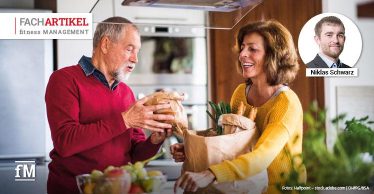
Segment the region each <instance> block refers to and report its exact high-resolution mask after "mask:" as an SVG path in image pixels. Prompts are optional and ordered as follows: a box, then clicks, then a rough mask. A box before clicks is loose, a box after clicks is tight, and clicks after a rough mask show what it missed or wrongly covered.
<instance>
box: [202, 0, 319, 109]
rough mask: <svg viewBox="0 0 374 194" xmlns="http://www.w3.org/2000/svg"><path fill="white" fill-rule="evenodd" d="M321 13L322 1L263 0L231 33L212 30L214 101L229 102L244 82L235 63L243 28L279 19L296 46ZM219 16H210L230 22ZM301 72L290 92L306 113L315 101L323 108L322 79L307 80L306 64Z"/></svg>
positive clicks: (301, 67) (210, 80) (211, 70)
mask: <svg viewBox="0 0 374 194" xmlns="http://www.w3.org/2000/svg"><path fill="white" fill-rule="evenodd" d="M321 12H322V2H321V0H281V1H279V0H264V1H263V2H262V3H261V4H260V5H258V6H257V7H255V8H254V9H253V10H252V11H251V12H250V13H248V14H247V15H246V16H245V17H244V18H243V19H242V20H241V21H240V22H239V23H238V24H237V25H236V26H235V27H234V28H233V29H232V30H210V31H209V42H210V45H209V46H210V49H209V51H210V52H209V54H210V66H209V76H210V78H209V87H210V90H211V91H210V96H211V99H212V100H213V101H215V102H217V101H221V100H223V101H227V102H229V101H230V98H231V95H232V93H233V91H234V89H235V88H236V86H237V85H238V84H239V83H242V82H243V81H244V80H243V78H242V76H241V75H240V74H239V73H237V70H236V66H235V63H236V62H237V57H238V54H237V52H236V51H234V47H235V42H236V40H235V37H236V34H237V32H238V30H239V29H240V27H241V26H243V25H245V24H248V23H250V22H253V21H258V20H267V19H276V20H278V21H279V22H281V23H282V24H283V25H285V26H286V27H287V28H288V29H289V30H290V32H291V34H292V36H293V39H294V42H295V45H297V43H298V37H299V33H300V31H301V28H302V27H303V25H304V24H305V23H306V22H307V21H308V20H309V19H310V18H312V17H313V16H315V15H318V14H319V13H321ZM228 19H230V18H223V17H221V18H220V16H219V15H214V14H212V15H211V20H228ZM299 63H300V70H299V73H298V76H297V78H296V80H295V81H294V82H293V83H291V88H292V89H293V90H294V91H295V92H296V93H297V95H298V96H299V98H300V100H301V103H302V106H303V109H304V110H307V109H308V106H309V104H310V103H311V102H312V101H313V100H317V101H318V103H319V105H320V106H321V107H323V106H324V80H323V78H310V77H306V76H305V69H306V68H305V64H304V63H303V62H302V61H301V59H300V60H299Z"/></svg>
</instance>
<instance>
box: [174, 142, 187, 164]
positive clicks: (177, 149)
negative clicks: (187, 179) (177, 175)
mask: <svg viewBox="0 0 374 194" xmlns="http://www.w3.org/2000/svg"><path fill="white" fill-rule="evenodd" d="M170 153H171V155H173V159H174V160H175V162H184V160H185V159H186V156H185V155H184V144H183V143H176V144H173V145H171V146H170Z"/></svg>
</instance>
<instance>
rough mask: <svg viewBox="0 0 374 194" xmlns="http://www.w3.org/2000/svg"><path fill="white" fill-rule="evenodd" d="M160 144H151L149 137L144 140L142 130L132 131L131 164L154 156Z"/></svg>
mask: <svg viewBox="0 0 374 194" xmlns="http://www.w3.org/2000/svg"><path fill="white" fill-rule="evenodd" d="M162 143H163V142H162ZM162 143H159V144H153V143H152V142H151V138H150V137H149V138H147V139H145V135H144V132H143V131H142V129H134V131H133V135H132V139H131V144H132V146H131V160H132V161H131V162H132V163H135V162H136V161H143V160H146V159H148V158H150V157H152V156H154V155H155V154H156V153H157V152H158V150H159V149H160V147H161V145H162Z"/></svg>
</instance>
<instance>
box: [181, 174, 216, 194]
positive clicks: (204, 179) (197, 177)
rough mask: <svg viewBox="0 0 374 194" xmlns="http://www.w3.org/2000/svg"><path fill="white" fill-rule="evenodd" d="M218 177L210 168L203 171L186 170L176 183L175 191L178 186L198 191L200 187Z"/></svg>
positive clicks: (186, 189)
mask: <svg viewBox="0 0 374 194" xmlns="http://www.w3.org/2000/svg"><path fill="white" fill-rule="evenodd" d="M215 178H216V177H215V176H214V174H213V173H212V172H211V171H210V170H205V171H203V172H185V173H183V175H182V176H180V177H179V178H178V180H177V181H176V182H175V184H174V193H176V192H177V189H178V187H180V188H182V189H183V190H184V191H192V192H195V191H197V189H198V188H203V187H206V186H208V185H209V184H210V183H211V182H213V181H214V179H215Z"/></svg>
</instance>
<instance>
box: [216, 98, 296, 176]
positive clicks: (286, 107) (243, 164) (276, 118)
mask: <svg viewBox="0 0 374 194" xmlns="http://www.w3.org/2000/svg"><path fill="white" fill-rule="evenodd" d="M277 98H280V99H279V102H278V103H276V104H275V106H274V107H272V110H271V111H270V115H269V121H268V124H267V125H266V126H265V129H264V131H263V133H262V134H261V137H260V139H259V140H258V142H257V144H256V146H255V149H254V151H253V152H250V153H246V154H243V155H240V156H239V157H237V158H236V159H234V160H231V161H228V160H226V161H224V162H222V163H220V164H217V165H212V166H210V169H211V170H212V171H213V173H214V174H215V176H216V178H217V181H218V182H226V181H234V180H239V179H244V178H246V177H249V176H252V175H255V174H256V173H259V172H261V171H262V170H265V169H267V168H268V167H269V165H270V164H271V163H272V161H273V160H274V159H275V158H276V157H277V156H278V155H279V153H280V152H281V150H282V149H283V148H284V146H285V145H286V143H287V142H288V141H289V139H290V136H291V134H293V133H294V132H295V130H296V128H297V122H298V120H297V119H295V118H294V117H295V115H299V114H302V109H301V108H299V106H297V104H296V103H293V102H292V101H290V100H289V99H288V98H287V97H285V96H284V95H283V94H280V95H279V96H278V97H277Z"/></svg>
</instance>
